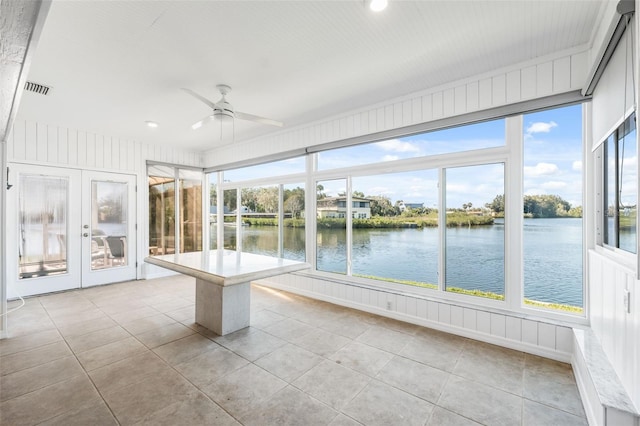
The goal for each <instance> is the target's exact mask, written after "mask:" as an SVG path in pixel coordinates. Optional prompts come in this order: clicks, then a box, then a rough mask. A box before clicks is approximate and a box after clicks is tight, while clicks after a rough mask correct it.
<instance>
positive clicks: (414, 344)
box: [400, 334, 466, 372]
mask: <svg viewBox="0 0 640 426" xmlns="http://www.w3.org/2000/svg"><path fill="white" fill-rule="evenodd" d="M465 344H466V342H465V341H464V340H462V339H459V338H455V337H452V338H451V339H448V338H446V337H443V336H441V335H440V334H436V335H433V336H431V335H422V336H416V337H414V338H412V339H411V340H410V341H409V342H408V343H407V345H406V346H405V347H404V349H402V351H400V355H401V356H403V357H406V358H410V359H412V360H414V361H418V362H421V363H423V364H427V365H430V366H432V367H435V368H438V369H440V370H445V371H449V372H450V371H453V369H454V368H455V366H456V363H457V362H458V359H459V358H460V355H461V354H462V350H463V349H464V346H465Z"/></svg>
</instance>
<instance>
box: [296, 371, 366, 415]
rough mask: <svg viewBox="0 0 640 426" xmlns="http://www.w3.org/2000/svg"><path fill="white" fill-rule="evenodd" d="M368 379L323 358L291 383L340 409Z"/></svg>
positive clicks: (362, 387)
mask: <svg viewBox="0 0 640 426" xmlns="http://www.w3.org/2000/svg"><path fill="white" fill-rule="evenodd" d="M370 380H371V379H370V378H369V377H367V376H365V375H364V374H361V373H358V372H357V371H353V370H351V369H350V368H346V367H343V366H341V365H338V364H336V363H335V362H333V361H328V360H325V361H323V362H321V363H320V364H318V365H317V366H315V367H314V368H312V369H311V370H309V371H308V372H307V373H305V374H304V375H302V376H301V377H299V378H298V379H297V380H295V381H294V382H293V383H292V384H293V386H295V387H297V388H298V389H300V390H302V391H304V392H306V393H308V394H309V395H311V396H313V397H314V398H316V399H319V400H320V401H322V402H324V403H325V404H328V405H329V406H331V407H332V408H334V409H336V410H341V409H342V408H343V407H344V406H345V405H347V404H348V403H349V402H350V401H351V400H352V399H353V397H354V396H356V395H357V394H358V392H360V391H361V390H362V389H364V387H365V386H366V385H367V383H369V381H370Z"/></svg>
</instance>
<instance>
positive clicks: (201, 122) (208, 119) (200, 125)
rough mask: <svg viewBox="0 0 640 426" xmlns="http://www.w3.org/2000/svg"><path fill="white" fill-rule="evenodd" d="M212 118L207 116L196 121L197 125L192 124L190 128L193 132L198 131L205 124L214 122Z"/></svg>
mask: <svg viewBox="0 0 640 426" xmlns="http://www.w3.org/2000/svg"><path fill="white" fill-rule="evenodd" d="M214 118H215V117H214V116H213V115H207V116H206V117H205V118H203V119H202V120H200V121H198V122H197V123H193V124H192V125H191V128H192V129H193V130H196V129H199V128H200V127H202V126H204V125H205V124H208V123H211V122H212V121H213V120H214Z"/></svg>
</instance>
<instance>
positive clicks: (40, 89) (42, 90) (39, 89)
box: [24, 81, 51, 95]
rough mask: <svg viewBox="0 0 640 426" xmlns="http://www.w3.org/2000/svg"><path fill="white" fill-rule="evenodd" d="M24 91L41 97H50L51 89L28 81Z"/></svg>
mask: <svg viewBox="0 0 640 426" xmlns="http://www.w3.org/2000/svg"><path fill="white" fill-rule="evenodd" d="M24 90H27V91H29V92H34V93H38V94H40V95H48V94H49V91H50V90H51V87H49V86H45V85H44V84H38V83H34V82H33V81H27V82H26V83H25V84H24Z"/></svg>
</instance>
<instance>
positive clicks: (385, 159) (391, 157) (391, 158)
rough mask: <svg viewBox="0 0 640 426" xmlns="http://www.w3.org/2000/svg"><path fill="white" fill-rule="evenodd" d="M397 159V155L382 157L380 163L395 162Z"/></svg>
mask: <svg viewBox="0 0 640 426" xmlns="http://www.w3.org/2000/svg"><path fill="white" fill-rule="evenodd" d="M399 158H400V157H398V156H397V155H385V156H384V157H382V161H395V160H397V159H399Z"/></svg>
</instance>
